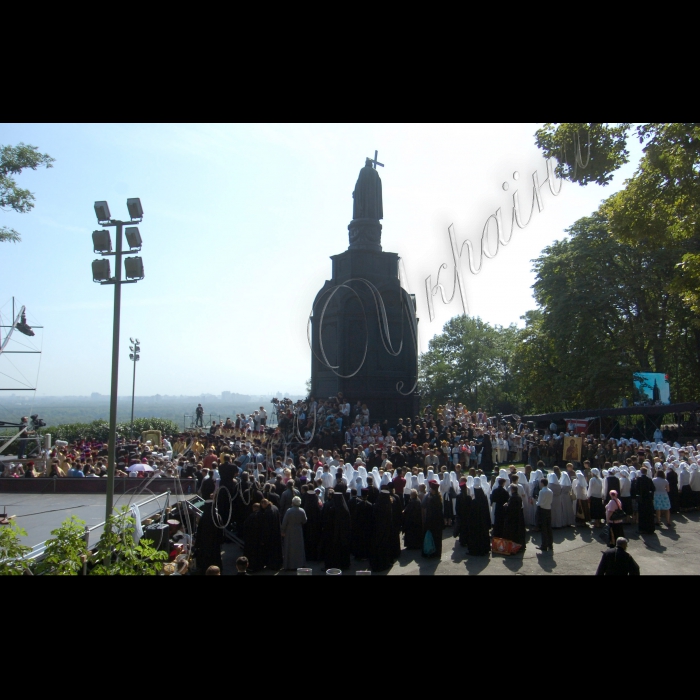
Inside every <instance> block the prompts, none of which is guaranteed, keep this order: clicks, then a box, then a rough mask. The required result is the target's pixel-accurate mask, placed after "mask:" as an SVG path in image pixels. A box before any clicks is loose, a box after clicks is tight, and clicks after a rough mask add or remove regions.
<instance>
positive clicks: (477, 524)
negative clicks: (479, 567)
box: [467, 478, 491, 557]
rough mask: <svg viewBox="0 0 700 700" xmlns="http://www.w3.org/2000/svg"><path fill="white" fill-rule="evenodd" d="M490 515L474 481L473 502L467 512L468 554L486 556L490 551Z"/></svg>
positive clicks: (478, 486) (484, 495) (481, 492)
mask: <svg viewBox="0 0 700 700" xmlns="http://www.w3.org/2000/svg"><path fill="white" fill-rule="evenodd" d="M490 530H491V514H490V513H489V502H488V499H487V498H486V494H485V493H484V490H483V489H482V488H481V482H480V481H479V480H478V479H476V478H475V479H474V500H473V502H472V506H471V509H470V511H469V525H468V533H467V549H468V550H469V554H473V555H474V556H477V557H483V556H486V555H487V554H488V553H489V552H490V551H491V537H490V535H489V531H490Z"/></svg>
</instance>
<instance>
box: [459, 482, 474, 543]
mask: <svg viewBox="0 0 700 700" xmlns="http://www.w3.org/2000/svg"><path fill="white" fill-rule="evenodd" d="M471 507H472V497H471V496H470V495H469V489H468V488H467V484H466V482H461V483H460V485H459V494H458V496H457V499H456V501H455V515H456V516H457V525H456V528H455V537H458V538H459V543H460V545H462V547H466V546H467V541H468V540H467V533H468V532H469V513H470V511H471Z"/></svg>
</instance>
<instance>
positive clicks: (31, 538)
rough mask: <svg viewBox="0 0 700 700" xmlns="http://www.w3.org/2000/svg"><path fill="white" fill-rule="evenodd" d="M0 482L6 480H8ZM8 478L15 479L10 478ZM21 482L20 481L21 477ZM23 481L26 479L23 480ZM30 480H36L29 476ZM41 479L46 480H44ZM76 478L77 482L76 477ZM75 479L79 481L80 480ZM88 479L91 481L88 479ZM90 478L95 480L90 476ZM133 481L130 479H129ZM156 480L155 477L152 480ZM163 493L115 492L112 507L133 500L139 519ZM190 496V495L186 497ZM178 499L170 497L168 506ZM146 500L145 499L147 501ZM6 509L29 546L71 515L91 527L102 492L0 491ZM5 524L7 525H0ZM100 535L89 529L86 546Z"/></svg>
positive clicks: (100, 514)
mask: <svg viewBox="0 0 700 700" xmlns="http://www.w3.org/2000/svg"><path fill="white" fill-rule="evenodd" d="M3 481H10V480H9V479H7V480H5V479H3ZM12 481H15V480H14V479H13V480H12ZM23 481H24V480H23ZM26 481H30V480H29V479H26ZM31 481H38V479H32V480H31ZM42 481H48V479H44V480H42ZM76 481H78V480H77V479H76ZM79 481H83V480H82V479H80V480H79ZM88 481H93V479H89V480H88ZM94 481H98V480H97V479H94ZM132 481H133V480H132ZM156 481H157V480H156ZM166 497H167V494H165V493H162V494H157V498H156V499H155V500H152V499H154V496H153V494H150V493H140V494H138V495H134V494H133V493H127V494H122V495H119V494H115V496H114V507H115V508H119V507H120V506H122V505H129V504H130V503H136V505H138V506H139V510H140V513H141V517H142V518H147V517H150V516H151V515H153V514H154V513H156V512H159V511H160V510H161V509H162V507H163V505H164V503H165V500H166ZM190 497H191V496H190ZM177 500H180V499H179V498H176V497H175V496H173V495H171V496H170V505H171V506H172V505H173V504H174V503H175V502H176V501H177ZM147 501H148V502H147ZM3 511H6V512H7V514H8V516H10V515H16V516H17V517H16V518H14V522H16V523H17V524H18V525H19V526H20V527H22V528H24V529H25V530H26V531H27V536H26V537H24V538H22V544H26V545H27V546H29V547H33V546H34V545H37V544H39V543H41V542H43V541H44V540H47V539H49V538H50V537H51V530H55V529H56V528H57V527H59V525H60V524H61V523H62V522H63V521H64V520H66V519H67V518H70V516H71V515H75V516H76V517H77V518H80V519H81V520H84V521H85V524H86V525H87V526H88V527H89V528H92V527H95V526H96V525H99V524H100V523H102V522H104V519H105V495H104V494H96V493H76V494H66V493H56V494H53V493H44V494H36V493H7V492H4V493H0V512H3ZM0 527H7V525H0ZM101 534H102V528H101V527H100V528H97V529H95V530H92V532H91V533H90V541H89V545H90V546H94V545H95V544H97V541H98V540H99V538H100V535H101Z"/></svg>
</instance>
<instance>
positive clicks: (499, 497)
mask: <svg viewBox="0 0 700 700" xmlns="http://www.w3.org/2000/svg"><path fill="white" fill-rule="evenodd" d="M505 483H506V480H505V479H503V478H501V479H498V485H497V486H496V488H495V489H494V490H493V491H492V492H491V505H494V504H495V508H494V514H493V536H494V537H504V534H503V523H504V521H505V519H506V511H505V507H504V506H505V505H506V503H508V499H509V496H508V492H507V491H506V490H505V488H504V486H505ZM506 539H507V538H506Z"/></svg>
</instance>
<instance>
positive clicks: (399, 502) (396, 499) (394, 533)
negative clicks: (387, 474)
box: [386, 482, 403, 559]
mask: <svg viewBox="0 0 700 700" xmlns="http://www.w3.org/2000/svg"><path fill="white" fill-rule="evenodd" d="M394 488H395V487H394V484H393V483H392V482H389V483H388V484H387V485H386V489H387V491H388V492H389V495H390V496H391V507H392V519H391V524H392V528H391V538H392V542H393V543H394V551H393V553H392V554H393V557H394V559H398V558H399V557H400V556H401V517H402V515H403V498H401V497H400V496H397V495H396V493H394Z"/></svg>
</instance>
